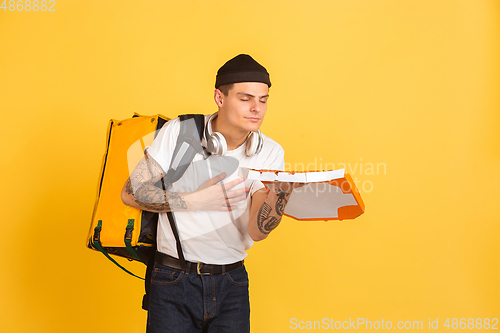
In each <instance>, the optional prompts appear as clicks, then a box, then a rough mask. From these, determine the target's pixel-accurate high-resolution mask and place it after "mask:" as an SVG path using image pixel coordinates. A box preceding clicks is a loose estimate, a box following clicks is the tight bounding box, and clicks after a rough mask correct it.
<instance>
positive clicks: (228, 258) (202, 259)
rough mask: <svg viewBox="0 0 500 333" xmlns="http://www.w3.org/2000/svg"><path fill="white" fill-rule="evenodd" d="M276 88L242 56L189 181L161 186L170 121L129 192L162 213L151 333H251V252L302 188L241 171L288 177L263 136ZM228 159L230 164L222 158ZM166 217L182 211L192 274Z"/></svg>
mask: <svg viewBox="0 0 500 333" xmlns="http://www.w3.org/2000/svg"><path fill="white" fill-rule="evenodd" d="M270 87H271V82H270V80H269V74H268V72H267V70H266V69H265V68H264V67H263V66H261V65H260V64H259V63H257V62H256V61H255V60H254V59H253V58H252V57H250V56H249V55H245V54H240V55H238V56H236V57H234V58H233V59H231V60H229V61H228V62H226V63H225V64H224V65H223V66H222V67H221V68H220V69H219V71H218V72H217V77H216V83H215V88H216V89H215V93H214V100H215V103H216V104H217V107H218V112H217V113H216V114H214V115H211V116H210V115H207V116H206V117H205V120H206V127H207V130H206V132H205V137H204V139H203V141H202V144H203V145H204V146H205V147H207V149H208V150H209V151H210V152H212V155H211V156H210V157H208V158H206V159H205V157H204V156H203V155H202V154H197V155H196V156H195V158H194V159H193V162H192V163H191V164H190V166H189V167H188V168H187V170H186V171H185V173H184V176H183V177H182V178H181V179H180V180H179V181H177V182H175V183H174V184H172V185H171V186H170V187H168V188H166V189H163V188H159V187H158V186H155V184H156V183H157V182H158V181H159V180H161V178H162V176H163V175H165V170H168V168H169V166H170V163H171V158H172V155H173V151H174V148H175V145H176V139H177V136H178V134H179V130H180V121H179V119H174V120H172V121H170V122H168V123H167V124H166V125H165V126H164V127H163V128H162V129H161V131H160V132H159V134H158V136H157V138H156V139H155V141H154V142H153V144H152V145H151V146H150V147H148V148H147V152H146V154H145V158H144V159H143V160H141V162H140V163H139V164H138V165H137V167H136V168H135V169H134V171H133V173H132V174H131V176H130V178H129V179H128V180H127V182H126V184H125V186H124V188H123V190H122V200H123V202H124V203H125V204H127V205H129V206H132V207H136V208H139V209H142V210H147V211H152V212H158V213H160V214H159V224H158V235H157V245H158V252H157V255H156V262H155V266H154V270H153V273H152V278H151V290H150V301H149V312H148V332H150V333H153V332H154V333H156V332H176V333H177V332H249V331H250V322H249V317H250V306H249V300H248V275H247V272H246V270H245V266H244V264H243V259H244V258H245V257H246V252H245V250H247V249H249V248H250V247H251V246H252V245H253V242H254V241H259V240H263V239H265V238H266V237H267V236H268V235H269V233H270V232H271V231H272V230H274V229H275V228H276V227H277V226H278V224H279V223H280V221H281V217H282V214H283V210H284V208H285V205H286V203H287V201H288V199H289V197H290V194H291V191H292V189H293V186H292V184H290V183H285V184H283V183H279V184H274V186H271V188H272V191H269V190H267V189H266V188H265V187H264V185H263V184H262V183H261V182H256V181H250V180H245V179H243V178H241V177H239V176H238V174H239V173H238V170H237V169H238V166H239V167H247V168H254V169H280V170H282V169H283V168H284V151H283V149H282V148H281V146H280V145H279V144H278V143H276V142H275V141H273V140H272V139H270V138H268V137H266V136H265V135H263V134H262V133H260V131H259V128H260V126H261V124H262V122H263V120H264V116H265V114H266V111H267V100H268V98H269V88H270ZM220 155H222V156H220ZM166 212H174V215H175V220H176V224H177V227H178V231H179V237H180V241H181V244H182V253H183V255H184V258H185V260H186V266H185V267H184V268H183V266H182V265H181V263H180V260H179V258H180V256H179V253H178V251H177V248H176V241H175V238H174V234H173V232H172V229H171V227H170V224H169V221H168V218H167V214H166Z"/></svg>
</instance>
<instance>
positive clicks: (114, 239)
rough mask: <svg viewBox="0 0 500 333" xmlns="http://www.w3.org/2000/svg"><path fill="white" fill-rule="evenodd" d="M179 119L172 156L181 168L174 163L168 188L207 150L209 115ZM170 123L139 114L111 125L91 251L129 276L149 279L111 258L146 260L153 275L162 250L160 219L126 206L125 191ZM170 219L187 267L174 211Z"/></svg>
mask: <svg viewBox="0 0 500 333" xmlns="http://www.w3.org/2000/svg"><path fill="white" fill-rule="evenodd" d="M179 118H180V125H181V127H180V132H179V136H178V137H177V143H176V148H175V149H174V153H173V156H172V161H174V160H175V161H176V164H175V165H172V164H171V166H170V168H169V170H168V171H167V172H166V175H165V182H166V184H172V183H174V182H175V181H177V180H178V179H179V178H180V177H181V176H182V174H183V173H184V171H185V170H186V169H187V167H188V166H189V164H190V163H191V162H192V160H193V158H194V156H195V155H196V154H197V153H202V154H204V155H205V152H204V150H203V147H202V146H201V137H202V135H203V131H204V124H205V123H204V116H203V115H201V114H196V115H195V114H188V115H181V116H179ZM169 120H170V119H169V118H167V117H165V116H162V115H155V116H143V115H139V114H137V113H135V114H134V116H133V117H132V118H129V119H125V120H120V121H119V120H114V119H111V120H110V122H109V125H108V132H107V136H106V152H105V154H104V157H103V161H102V166H101V172H100V177H99V183H98V186H97V198H96V202H95V205H94V212H93V214H92V222H91V225H90V230H89V234H88V237H87V247H88V248H90V249H93V250H98V251H100V252H102V253H103V254H104V255H105V256H106V257H107V258H108V259H109V260H111V261H112V262H113V263H115V264H116V265H117V266H118V267H120V268H121V269H123V270H124V271H125V272H127V273H128V274H130V275H133V276H135V277H138V278H140V279H143V278H141V277H139V276H137V275H135V274H133V273H131V272H130V271H128V270H127V269H125V268H124V267H123V266H121V265H120V264H118V263H117V262H116V261H115V260H114V259H113V258H112V257H111V256H110V254H112V255H117V256H120V257H125V258H127V259H129V260H138V261H141V262H143V263H144V264H146V265H148V270H151V269H152V266H153V264H154V252H155V251H156V228H157V223H158V214H157V213H152V212H147V211H142V210H140V209H137V208H134V207H129V206H126V205H125V204H123V202H122V200H121V190H122V188H123V185H124V184H125V182H126V181H127V179H128V178H129V176H130V174H131V172H132V171H133V170H134V168H135V166H136V165H137V164H138V163H139V161H140V160H141V158H142V157H143V156H144V149H145V148H146V147H147V146H149V145H151V143H152V142H153V140H154V138H155V137H156V134H157V133H158V132H159V130H160V129H161V127H162V126H163V125H164V124H165V123H166V122H168V121H169ZM188 120H189V121H188ZM167 215H168V219H169V222H170V225H171V227H172V231H173V233H174V236H175V238H176V243H177V250H178V253H179V259H181V261H182V262H185V261H184V255H183V252H182V248H181V243H180V240H179V235H178V231H177V227H176V225H175V219H174V216H173V214H172V213H170V212H168V213H167ZM152 262H153V263H152ZM146 275H148V272H147V273H146ZM146 289H147V288H146Z"/></svg>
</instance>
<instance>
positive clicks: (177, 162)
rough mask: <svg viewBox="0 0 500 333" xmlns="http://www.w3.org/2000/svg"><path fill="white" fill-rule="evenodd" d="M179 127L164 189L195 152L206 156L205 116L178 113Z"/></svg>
mask: <svg viewBox="0 0 500 333" xmlns="http://www.w3.org/2000/svg"><path fill="white" fill-rule="evenodd" d="M179 118H180V123H181V128H180V131H179V136H178V137H177V142H176V145H175V149H174V153H173V155H172V161H171V163H170V167H169V169H168V171H167V175H166V176H165V178H164V179H162V182H161V187H162V189H163V190H164V191H165V190H167V188H168V187H170V185H171V184H173V183H175V182H176V181H177V180H179V179H180V178H181V177H182V175H183V174H184V172H185V171H186V169H187V168H188V167H189V165H190V164H191V162H192V161H193V159H194V157H195V155H196V154H197V153H201V154H203V156H204V157H205V158H207V157H208V154H207V153H206V151H205V149H204V148H203V146H202V144H201V141H202V139H203V133H204V131H205V116H204V115H202V114H185V115H180V116H179ZM167 216H168V221H169V223H170V227H171V228H172V232H173V234H174V238H175V243H176V247H177V253H178V255H179V260H180V261H181V265H182V267H183V268H186V260H185V258H184V252H183V251H182V246H181V241H180V238H179V231H178V229H177V224H176V223H175V217H174V214H172V212H167ZM156 248H157V246H156V242H155V244H154V250H153V251H152V252H153V253H152V254H151V255H150V257H149V261H148V265H147V269H146V281H145V285H146V294H145V295H144V298H143V300H142V308H143V309H144V310H148V308H149V305H148V304H149V289H150V285H151V282H150V280H151V274H152V272H153V267H154V263H155V255H154V253H155V252H156Z"/></svg>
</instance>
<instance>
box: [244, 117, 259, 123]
mask: <svg viewBox="0 0 500 333" xmlns="http://www.w3.org/2000/svg"><path fill="white" fill-rule="evenodd" d="M247 119H248V120H250V121H253V122H257V121H259V120H260V118H256V117H247Z"/></svg>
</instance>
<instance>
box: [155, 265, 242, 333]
mask: <svg viewBox="0 0 500 333" xmlns="http://www.w3.org/2000/svg"><path fill="white" fill-rule="evenodd" d="M188 265H189V264H188ZM187 272H188V273H186V272H185V271H182V270H178V269H174V268H170V267H168V266H164V265H161V264H158V263H156V264H155V266H154V269H153V274H152V276H151V289H150V296H149V311H148V324H147V333H164V332H175V333H188V332H189V333H191V332H203V333H212V332H213V333H225V332H228V333H229V332H231V333H248V332H250V302H249V298H248V274H247V271H246V269H245V266H241V267H238V268H236V269H234V270H232V271H230V272H224V273H222V274H217V275H198V274H197V273H192V272H189V267H188V270H187Z"/></svg>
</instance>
